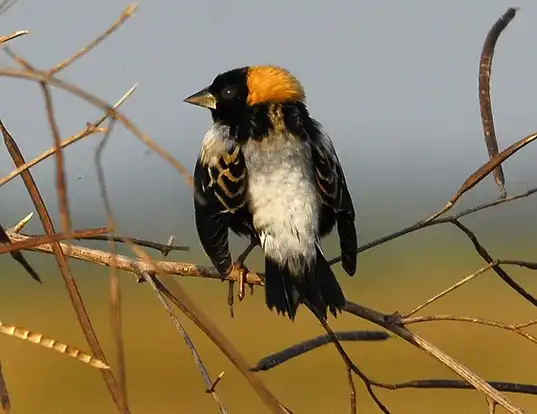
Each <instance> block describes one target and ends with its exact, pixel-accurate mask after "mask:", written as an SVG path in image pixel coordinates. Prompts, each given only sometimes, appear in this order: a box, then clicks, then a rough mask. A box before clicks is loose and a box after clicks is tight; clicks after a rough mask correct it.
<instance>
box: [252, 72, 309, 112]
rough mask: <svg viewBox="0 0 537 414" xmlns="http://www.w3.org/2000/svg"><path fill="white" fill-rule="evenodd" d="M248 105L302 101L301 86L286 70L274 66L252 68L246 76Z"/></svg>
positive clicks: (304, 96) (302, 91)
mask: <svg viewBox="0 0 537 414" xmlns="http://www.w3.org/2000/svg"><path fill="white" fill-rule="evenodd" d="M247 85H248V98H247V100H246V102H247V103H248V105H255V104H258V103H262V102H283V101H303V100H304V99H306V94H305V93H304V89H303V88H302V85H301V84H300V82H299V81H298V79H296V78H295V77H294V76H293V75H291V74H290V73H289V72H288V71H287V70H285V69H283V68H279V67H276V66H252V67H250V69H249V70H248V75H247Z"/></svg>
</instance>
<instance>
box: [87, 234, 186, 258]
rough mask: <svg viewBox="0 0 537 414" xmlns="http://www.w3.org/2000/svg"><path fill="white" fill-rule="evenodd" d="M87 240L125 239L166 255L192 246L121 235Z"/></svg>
mask: <svg viewBox="0 0 537 414" xmlns="http://www.w3.org/2000/svg"><path fill="white" fill-rule="evenodd" d="M85 240H102V241H108V240H113V241H114V242H116V243H125V240H126V241H127V242H128V243H132V244H135V245H136V246H140V247H148V248H150V249H154V250H157V251H159V252H160V253H161V254H162V255H163V256H164V257H166V256H168V254H169V253H170V252H174V251H177V252H188V251H189V250H190V246H179V245H176V244H163V243H157V242H154V241H151V240H144V239H139V238H136V237H120V236H110V235H109V236H94V237H86V238H85Z"/></svg>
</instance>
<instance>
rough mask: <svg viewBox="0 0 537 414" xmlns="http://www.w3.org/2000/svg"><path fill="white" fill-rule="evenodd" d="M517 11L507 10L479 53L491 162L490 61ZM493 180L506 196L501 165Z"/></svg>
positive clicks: (493, 149)
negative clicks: (497, 43)
mask: <svg viewBox="0 0 537 414" xmlns="http://www.w3.org/2000/svg"><path fill="white" fill-rule="evenodd" d="M516 11H517V9H515V8H510V9H508V10H507V11H506V12H505V13H504V15H503V16H502V17H500V18H499V19H498V20H497V21H496V23H494V25H493V26H492V28H491V29H490V31H489V33H488V34H487V37H486V38H485V43H484V44H483V49H482V52H481V60H480V64H479V107H480V109H481V120H482V124H483V134H484V135H485V144H486V145H487V151H488V153H489V157H490V159H491V160H492V159H493V158H495V157H496V156H497V155H498V140H497V138H496V132H495V128H494V117H493V114H492V103H491V100H490V75H491V73H492V59H493V58H494V50H495V48H496V42H497V41H498V38H499V37H500V35H501V33H502V32H503V31H504V29H505V28H506V27H507V25H508V24H509V23H510V22H511V20H513V19H514V18H515V14H516ZM494 178H495V180H496V184H498V187H499V188H500V193H501V197H502V198H503V197H505V196H506V195H507V193H506V191H505V177H504V174H503V168H502V166H501V164H498V166H497V167H496V168H495V169H494Z"/></svg>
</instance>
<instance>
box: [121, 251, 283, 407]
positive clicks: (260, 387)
mask: <svg viewBox="0 0 537 414" xmlns="http://www.w3.org/2000/svg"><path fill="white" fill-rule="evenodd" d="M131 248H132V250H133V252H134V253H136V255H137V256H139V258H140V259H141V260H142V261H143V262H144V263H145V264H146V265H148V266H150V267H151V270H150V271H149V272H148V273H149V274H155V273H158V275H159V276H161V277H163V278H164V279H165V280H164V281H161V285H160V286H159V287H160V289H161V291H162V293H164V295H165V296H166V297H167V298H168V299H169V300H170V301H171V302H172V303H173V304H174V305H175V306H177V307H178V308H179V309H180V310H181V311H182V312H183V313H184V314H185V315H186V316H188V318H190V320H191V321H192V322H194V323H195V324H196V326H197V327H198V328H199V329H200V330H201V331H202V332H203V333H204V334H205V335H207V337H208V338H209V339H210V340H211V341H212V342H213V343H214V344H215V345H216V346H217V347H218V348H219V349H220V351H222V353H223V354H224V355H225V356H226V357H227V358H228V359H229V360H230V361H231V362H232V363H233V365H235V367H236V368H237V369H238V370H239V371H240V372H241V374H242V375H243V376H244V377H245V378H246V380H247V381H248V382H249V383H250V385H251V386H252V388H253V389H254V390H255V392H256V393H257V395H258V396H259V398H260V399H261V401H263V402H264V403H265V405H266V406H267V407H268V408H270V409H271V411H272V412H274V413H285V412H288V410H287V409H286V408H285V406H283V405H282V404H281V403H280V402H279V401H278V399H277V398H276V397H275V396H274V395H273V394H272V392H271V391H270V390H269V389H268V388H267V387H266V386H265V384H264V383H263V382H262V380H261V379H260V378H259V377H257V376H256V375H255V374H253V373H252V372H250V369H249V368H250V367H249V365H248V363H247V362H246V360H245V359H244V357H243V356H242V354H241V353H240V352H239V351H238V350H237V349H235V347H234V345H233V344H232V343H231V342H230V341H229V340H228V339H227V338H226V336H225V335H224V334H223V333H222V332H221V331H220V329H219V328H218V326H217V325H216V324H215V323H214V322H213V321H212V320H211V319H210V318H209V317H207V316H206V314H205V313H204V312H203V311H202V310H201V309H200V308H199V307H198V305H196V303H195V302H194V301H193V300H192V299H191V298H190V297H189V295H188V294H187V293H186V292H185V291H184V289H183V288H182V287H181V285H179V283H177V282H176V281H175V280H174V279H173V278H169V277H167V274H166V271H165V270H164V269H162V268H160V267H159V266H158V265H157V263H156V262H155V261H153V260H152V259H151V258H150V257H149V255H147V253H145V252H144V251H143V250H142V249H140V248H139V247H136V246H131ZM136 273H137V274H139V270H138V272H136Z"/></svg>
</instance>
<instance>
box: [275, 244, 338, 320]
mask: <svg viewBox="0 0 537 414" xmlns="http://www.w3.org/2000/svg"><path fill="white" fill-rule="evenodd" d="M265 301H266V303H267V306H268V308H269V309H273V308H276V311H277V312H278V313H282V314H284V315H285V314H287V316H288V317H289V319H291V320H294V319H295V316H296V311H297V309H298V306H299V305H300V304H301V303H305V304H307V305H308V306H310V307H312V308H313V309H312V310H314V312H316V313H317V316H318V317H321V318H323V319H326V317H327V309H329V310H330V312H331V313H332V315H334V316H335V317H337V312H338V311H341V309H342V308H343V307H344V306H345V296H344V295H343V292H342V290H341V287H340V286H339V283H338V282H337V280H336V277H335V275H334V273H333V272H332V269H331V268H330V266H329V265H328V262H327V261H326V259H325V257H324V256H323V254H322V252H321V251H320V249H319V248H317V259H316V263H315V265H314V266H313V267H312V268H308V267H307V266H306V269H305V271H304V273H303V274H301V275H295V274H292V273H291V272H290V271H289V268H288V266H287V265H284V266H283V267H282V266H281V265H280V264H278V263H276V262H274V261H273V260H271V259H270V258H268V257H267V258H265Z"/></svg>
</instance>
